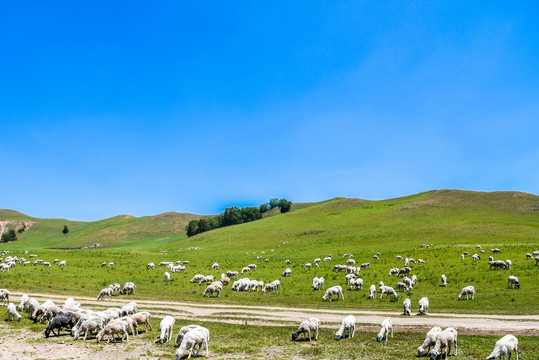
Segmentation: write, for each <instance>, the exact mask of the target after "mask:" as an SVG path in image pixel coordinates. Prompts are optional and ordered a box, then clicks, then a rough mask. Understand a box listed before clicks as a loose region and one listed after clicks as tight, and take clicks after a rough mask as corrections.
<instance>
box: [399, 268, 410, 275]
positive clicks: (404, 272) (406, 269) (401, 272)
mask: <svg viewBox="0 0 539 360" xmlns="http://www.w3.org/2000/svg"><path fill="white" fill-rule="evenodd" d="M410 271H412V269H411V268H409V267H408V266H405V267H403V268H402V269H400V270H399V272H398V273H397V276H400V275H401V274H403V275H404V274H410Z"/></svg>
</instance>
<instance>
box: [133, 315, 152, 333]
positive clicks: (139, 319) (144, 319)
mask: <svg viewBox="0 0 539 360" xmlns="http://www.w3.org/2000/svg"><path fill="white" fill-rule="evenodd" d="M150 318H151V315H150V313H149V312H147V311H142V312H139V313H136V314H133V315H131V319H133V328H134V330H135V334H134V335H138V326H139V325H142V324H146V332H148V329H150V330H152V324H151V323H150Z"/></svg>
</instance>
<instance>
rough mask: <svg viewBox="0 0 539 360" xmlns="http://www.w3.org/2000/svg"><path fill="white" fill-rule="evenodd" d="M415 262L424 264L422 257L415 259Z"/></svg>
mask: <svg viewBox="0 0 539 360" xmlns="http://www.w3.org/2000/svg"><path fill="white" fill-rule="evenodd" d="M417 262H418V263H420V264H425V260H423V259H417Z"/></svg>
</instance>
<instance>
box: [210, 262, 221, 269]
mask: <svg viewBox="0 0 539 360" xmlns="http://www.w3.org/2000/svg"><path fill="white" fill-rule="evenodd" d="M211 268H212V269H219V264H218V263H214V264H213V265H212V266H211Z"/></svg>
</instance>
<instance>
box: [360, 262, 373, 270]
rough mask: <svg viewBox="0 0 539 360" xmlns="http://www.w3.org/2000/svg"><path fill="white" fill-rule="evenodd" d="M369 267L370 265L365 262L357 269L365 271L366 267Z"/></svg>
mask: <svg viewBox="0 0 539 360" xmlns="http://www.w3.org/2000/svg"><path fill="white" fill-rule="evenodd" d="M370 266H371V263H368V262H367V263H363V264H361V265H359V268H360V269H366V268H368V267H370Z"/></svg>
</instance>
